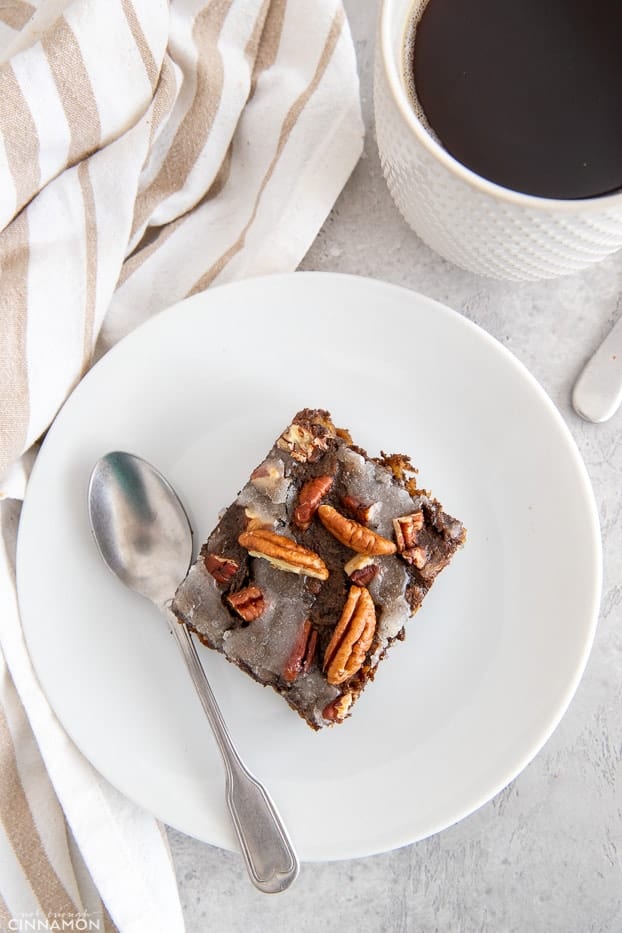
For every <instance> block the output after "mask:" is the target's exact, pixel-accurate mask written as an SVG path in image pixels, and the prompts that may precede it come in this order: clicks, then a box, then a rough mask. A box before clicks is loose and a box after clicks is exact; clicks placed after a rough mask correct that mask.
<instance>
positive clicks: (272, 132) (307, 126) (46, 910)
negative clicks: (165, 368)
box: [0, 0, 362, 933]
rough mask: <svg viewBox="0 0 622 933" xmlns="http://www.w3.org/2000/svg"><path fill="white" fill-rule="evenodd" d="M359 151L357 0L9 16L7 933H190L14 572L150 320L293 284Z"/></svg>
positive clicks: (39, 2) (2, 468)
mask: <svg viewBox="0 0 622 933" xmlns="http://www.w3.org/2000/svg"><path fill="white" fill-rule="evenodd" d="M361 148H362V123H361V115H360V104H359V96H358V82H357V76H356V66H355V58H354V52H353V48H352V42H351V38H350V34H349V30H348V26H347V22H346V20H345V18H344V12H343V9H342V6H341V3H340V0H314V2H313V3H312V4H311V3H308V2H305V0H171V2H170V3H169V2H166V0H32V2H26V0H0V339H1V343H0V497H2V498H3V499H4V501H3V502H2V503H0V532H1V534H0V645H1V652H0V930H3V931H4V930H20V929H34V928H36V929H39V930H42V929H46V928H49V929H97V930H112V929H114V928H115V926H116V927H117V928H118V929H119V930H121V931H122V933H126V931H129V933H143V931H144V933H159V931H163V933H164V931H166V933H175V931H178V930H181V929H183V920H182V914H181V909H180V904H179V898H178V894H177V887H176V884H175V877H174V872H173V868H172V864H171V860H170V853H169V852H168V849H167V845H166V837H165V835H164V834H163V833H162V832H161V827H160V826H159V825H158V824H157V823H156V822H155V820H154V819H153V818H152V817H151V816H149V815H148V814H146V813H144V812H142V811H141V810H140V809H138V808H137V807H136V806H134V805H133V804H131V803H129V802H128V801H127V800H125V799H124V798H123V797H122V796H121V795H120V794H119V793H117V792H116V791H115V790H114V789H113V788H111V787H110V786H109V785H108V784H107V783H106V782H105V781H104V780H103V778H102V777H101V776H100V775H98V774H97V773H96V772H95V771H94V769H93V768H92V767H91V766H90V765H89V764H88V762H86V761H85V760H84V759H83V757H82V756H81V754H80V753H79V751H78V750H77V749H76V748H75V746H73V744H72V742H71V741H70V740H69V739H68V737H67V736H66V734H65V733H64V731H63V729H62V726H61V725H60V724H59V723H58V721H57V720H56V718H55V716H54V714H53V713H52V711H51V710H50V708H49V707H48V705H47V702H46V700H45V697H44V696H43V694H42V693H41V690H40V689H39V686H38V683H37V680H36V677H35V675H34V672H33V670H32V667H31V663H30V659H29V656H28V653H27V650H26V647H25V643H24V640H23V635H22V630H21V625H20V621H19V614H18V608H17V603H16V597H15V586H14V581H15V570H14V554H15V540H16V534H17V530H18V523H19V502H18V501H16V500H18V499H19V498H21V496H22V495H23V492H24V486H25V480H26V477H27V473H28V467H29V464H30V463H31V462H32V458H33V457H34V456H35V455H36V442H37V440H38V439H39V438H40V437H41V435H42V434H43V433H44V432H45V430H46V428H47V427H48V426H49V424H50V423H51V421H52V420H53V418H54V416H55V414H56V412H57V411H58V409H59V407H60V405H61V404H62V402H63V400H64V399H65V398H66V397H67V395H68V394H69V392H70V391H71V390H72V388H73V387H74V386H75V385H76V383H77V382H78V381H79V380H80V378H81V376H82V375H83V374H84V372H85V371H86V370H87V369H88V368H89V366H90V365H91V364H92V362H93V360H94V359H96V358H97V357H98V356H100V355H101V354H102V353H104V352H105V351H106V350H107V349H108V348H109V347H110V346H111V345H112V344H113V343H115V342H116V341H117V340H118V339H119V338H121V337H122V336H123V335H125V334H126V333H128V332H129V331H130V330H131V329H132V328H134V327H135V326H136V325H137V324H139V323H140V322H141V321H143V320H145V319H147V318H148V317H149V316H150V315H152V314H154V313H155V312H157V311H159V310H160V309H162V308H163V307H165V306H167V305H170V304H172V303H174V302H175V301H178V300H179V299H181V298H184V297H185V296H187V295H190V294H193V293H195V292H197V291H200V290H202V289H205V288H207V287H208V286H210V285H212V284H213V283H222V282H226V281H230V280H233V279H236V278H241V277H244V276H249V275H260V274H265V273H269V272H273V271H279V272H280V271H287V270H292V269H294V268H295V267H296V266H297V264H298V263H299V261H300V260H301V258H302V257H303V256H304V254H305V252H306V250H307V249H308V247H309V245H310V244H311V242H312V240H313V239H314V237H315V235H316V233H317V231H318V230H319V227H320V226H321V224H322V222H323V220H324V219H325V218H326V216H327V214H328V212H329V210H330V208H331V207H332V205H333V203H334V201H335V199H336V198H337V196H338V194H339V192H340V191H341V189H342V187H343V185H344V184H345V182H346V180H347V178H348V176H349V174H350V172H351V171H352V169H353V167H354V165H355V163H356V161H357V159H358V157H359V155H360V152H361ZM35 921H36V923H37V925H36V926H33V923H34V922H35ZM29 922H30V926H29V925H28V924H29ZM55 923H56V926H55V925H54V924H55ZM63 923H64V926H62V925H61V924H63ZM46 924H47V927H46Z"/></svg>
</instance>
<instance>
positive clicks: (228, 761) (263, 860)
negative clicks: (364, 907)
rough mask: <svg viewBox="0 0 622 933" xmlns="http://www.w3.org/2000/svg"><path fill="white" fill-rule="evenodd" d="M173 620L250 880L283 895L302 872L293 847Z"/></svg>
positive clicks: (192, 648) (182, 627)
mask: <svg viewBox="0 0 622 933" xmlns="http://www.w3.org/2000/svg"><path fill="white" fill-rule="evenodd" d="M168 619H169V624H170V627H171V630H172V632H173V635H174V636H175V639H176V641H177V644H178V645H179V647H180V649H181V653H182V655H183V657H184V660H185V662H186V665H187V667H188V671H189V672H190V676H191V677H192V680H193V683H194V686H195V687H196V691H197V693H198V694H199V699H200V700H201V703H202V705H203V709H204V710H205V713H206V715H207V718H208V720H209V723H210V726H211V727H212V730H213V732H214V736H215V738H216V741H217V743H218V747H219V748H220V753H221V755H222V758H223V761H224V764H225V771H226V791H227V804H228V806H229V811H230V813H231V817H232V819H233V825H234V827H235V831H236V833H237V837H238V840H239V842H240V846H241V849H242V855H243V856H244V861H245V862H246V868H247V870H248V873H249V875H250V878H251V881H252V882H253V884H254V885H255V887H257V888H259V890H260V891H263V892H264V893H265V894H276V893H278V892H280V891H284V890H285V889H286V888H288V887H289V886H290V884H292V882H293V881H294V880H295V878H296V876H297V874H298V870H299V867H300V866H299V863H298V858H297V856H296V853H295V851H294V848H293V846H292V844H291V842H290V840H289V837H288V835H287V832H286V830H285V827H284V826H283V823H282V821H281V818H280V816H279V814H278V813H277V810H276V807H275V805H274V803H273V802H272V800H271V799H270V796H269V794H268V792H267V790H266V789H265V787H263V785H262V784H261V783H260V782H259V781H258V780H257V778H256V777H254V776H253V775H252V774H251V773H250V771H249V770H248V768H246V766H245V765H244V764H243V762H242V760H241V759H240V756H239V755H238V752H237V750H236V748H235V746H234V744H233V741H232V739H231V736H230V735H229V731H228V729H227V726H226V725H225V721H224V719H223V717H222V713H221V711H220V708H219V706H218V704H217V702H216V698H215V697H214V694H213V693H212V688H211V687H210V685H209V683H208V680H207V677H206V676H205V671H204V670H203V665H202V664H201V661H200V659H199V656H198V654H197V650H196V648H195V645H194V642H193V640H192V636H191V635H190V632H189V631H188V629H187V628H186V626H185V625H180V624H179V622H178V621H177V620H176V619H175V617H174V616H173V615H172V613H168Z"/></svg>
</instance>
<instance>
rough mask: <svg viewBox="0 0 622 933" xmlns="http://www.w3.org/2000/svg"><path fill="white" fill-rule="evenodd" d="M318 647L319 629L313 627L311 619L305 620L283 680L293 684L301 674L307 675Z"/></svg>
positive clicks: (284, 670)
mask: <svg viewBox="0 0 622 933" xmlns="http://www.w3.org/2000/svg"><path fill="white" fill-rule="evenodd" d="M316 645H317V629H314V628H313V627H312V625H311V622H310V620H309V619H305V621H304V622H303V624H302V628H301V629H300V632H299V633H298V638H297V639H296V641H295V643H294V647H293V648H292V653H291V654H290V656H289V658H288V660H287V663H286V665H285V667H284V668H283V680H286V681H287V683H289V684H291V683H293V682H294V681H295V680H296V678H297V677H298V675H299V674H306V673H307V671H308V670H309V668H310V667H311V665H312V664H313V658H314V657H315V646H316Z"/></svg>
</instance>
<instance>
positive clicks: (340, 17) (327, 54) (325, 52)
mask: <svg viewBox="0 0 622 933" xmlns="http://www.w3.org/2000/svg"><path fill="white" fill-rule="evenodd" d="M343 21H344V14H343V11H342V10H339V11H338V12H337V13H336V14H335V16H334V18H333V21H332V23H331V26H330V29H329V32H328V36H327V38H326V42H325V44H324V48H323V49H322V53H321V55H320V59H319V61H318V63H317V67H316V69H315V74H314V75H313V78H312V79H311V82H310V83H309V85H308V86H307V87H306V88H305V90H304V91H303V92H302V94H300V95H299V96H298V98H297V99H296V100H295V101H294V103H293V104H292V106H291V107H290V109H289V111H288V113H287V115H286V117H285V120H284V121H283V126H282V128H281V133H280V136H279V140H278V143H277V146H276V152H275V154H274V158H273V159H272V161H271V163H270V165H269V166H268V170H267V172H266V174H265V175H264V177H263V180H262V182H261V185H260V188H259V191H258V192H257V197H256V198H255V203H254V205H253V211H252V213H251V216H250V219H249V220H248V222H247V223H246V224H245V225H244V228H243V229H242V232H241V233H240V235H239V237H238V238H237V240H236V241H235V242H234V243H233V244H232V245H231V246H230V247H229V249H228V250H227V251H226V252H224V253H223V254H222V255H221V256H220V257H219V258H218V259H217V260H216V262H215V263H213V264H212V265H211V267H210V268H209V269H208V270H207V272H205V273H204V274H203V275H202V276H201V278H200V279H198V281H197V282H195V284H194V286H193V287H192V288H191V289H190V291H189V292H188V295H195V294H196V293H197V292H202V291H203V290H204V289H206V288H208V287H209V286H210V285H211V283H212V282H213V281H214V279H215V278H216V276H218V275H220V273H221V272H222V270H223V269H224V268H225V266H226V265H227V263H228V262H230V261H231V259H233V257H234V256H235V255H236V253H238V252H239V251H240V250H241V249H242V247H243V246H244V241H245V239H246V235H247V233H248V231H249V230H250V228H251V226H252V225H253V221H254V220H255V217H256V216H257V210H258V208H259V202H260V201H261V196H262V194H263V192H264V190H265V188H266V185H267V184H268V182H269V181H270V179H271V177H272V175H273V173H274V170H275V168H276V166H277V163H278V161H279V157H280V156H281V153H282V152H283V149H284V148H285V145H286V143H287V140H288V138H289V136H290V134H291V132H292V130H293V129H294V127H295V125H296V121H297V120H298V117H299V116H300V114H301V113H302V111H303V109H304V107H305V106H306V104H307V103H308V102H309V100H310V99H311V97H312V96H313V92H314V91H315V90H316V89H317V87H318V85H319V83H320V81H321V80H322V75H323V74H324V72H325V71H326V68H327V66H328V63H329V61H330V59H331V57H332V54H333V52H334V51H335V46H336V45H337V40H338V39H339V35H340V33H341V30H342V28H343Z"/></svg>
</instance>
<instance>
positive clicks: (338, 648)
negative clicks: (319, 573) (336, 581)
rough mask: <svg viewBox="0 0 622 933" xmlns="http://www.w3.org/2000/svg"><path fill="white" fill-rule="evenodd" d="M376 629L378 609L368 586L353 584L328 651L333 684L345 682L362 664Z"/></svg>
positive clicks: (326, 666) (326, 657) (327, 668)
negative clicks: (367, 588)
mask: <svg viewBox="0 0 622 933" xmlns="http://www.w3.org/2000/svg"><path fill="white" fill-rule="evenodd" d="M375 631H376V609H375V606H374V603H373V600H372V598H371V596H370V594H369V591H368V590H366V589H365V587H361V586H351V587H350V592H349V593H348V598H347V600H346V604H345V606H344V607H343V612H342V613H341V617H340V619H339V621H338V622H337V625H336V626H335V630H334V632H333V635H332V638H331V640H330V641H329V643H328V646H327V648H326V651H325V652H324V670H325V671H326V680H327V681H328V683H329V684H335V685H336V684H341V683H343V682H344V680H348V679H349V678H350V677H352V676H353V675H354V674H356V672H357V671H358V670H359V669H360V668H361V667H362V665H363V661H364V660H365V655H366V654H367V652H368V650H369V648H370V646H371V643H372V641H373V637H374V632H375Z"/></svg>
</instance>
